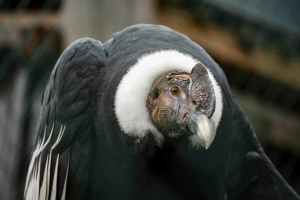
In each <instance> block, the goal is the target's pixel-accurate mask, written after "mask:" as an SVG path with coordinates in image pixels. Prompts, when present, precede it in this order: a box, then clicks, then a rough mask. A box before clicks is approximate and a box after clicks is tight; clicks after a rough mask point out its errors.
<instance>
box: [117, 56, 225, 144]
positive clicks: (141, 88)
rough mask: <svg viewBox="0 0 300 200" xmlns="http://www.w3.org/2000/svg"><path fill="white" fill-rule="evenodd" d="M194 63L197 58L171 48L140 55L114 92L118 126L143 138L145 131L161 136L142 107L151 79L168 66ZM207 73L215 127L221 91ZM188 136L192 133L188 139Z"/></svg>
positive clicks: (187, 68) (190, 66)
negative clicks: (211, 87) (212, 90)
mask: <svg viewBox="0 0 300 200" xmlns="http://www.w3.org/2000/svg"><path fill="white" fill-rule="evenodd" d="M197 63H200V61H198V60H196V59H194V58H192V56H190V55H186V54H183V53H180V52H178V51H175V50H163V51H158V52H154V53H150V54H146V55H144V56H142V57H141V58H140V59H139V60H138V61H137V63H136V64H135V65H133V66H132V67H131V68H130V69H129V70H128V72H127V73H126V74H125V75H124V77H123V78H122V80H121V82H120V84H119V86H118V89H117V93H116V96H115V113H116V116H117V119H118V123H119V125H120V127H121V128H122V130H123V131H124V132H125V133H126V134H128V135H131V136H136V137H139V138H143V137H144V136H145V135H146V134H147V132H148V131H151V132H152V133H153V134H155V136H156V137H158V138H163V136H162V135H161V133H159V131H158V130H157V129H156V128H155V127H154V125H153V124H152V123H151V121H150V118H149V115H148V112H147V109H146V99H147V96H148V92H149V91H150V88H151V86H152V84H153V82H154V80H155V79H156V78H157V77H158V76H159V75H161V74H163V73H164V72H167V71H170V70H183V71H186V72H191V70H192V69H193V67H194V66H195V65H196V64H197ZM208 73H209V78H210V79H211V81H212V84H213V87H214V91H215V95H216V109H215V112H214V114H213V116H212V118H213V120H214V122H215V125H216V126H215V127H216V129H217V127H218V125H219V122H220V119H221V116H222V109H223V103H222V92H221V88H220V86H219V85H218V83H217V81H216V80H215V78H214V76H213V75H212V73H211V72H210V71H209V70H208ZM192 138H194V137H191V138H190V139H192ZM192 140H194V139H192ZM196 140H197V139H196ZM192 143H193V142H192ZM194 143H195V144H193V146H196V144H197V143H198V142H197V141H194Z"/></svg>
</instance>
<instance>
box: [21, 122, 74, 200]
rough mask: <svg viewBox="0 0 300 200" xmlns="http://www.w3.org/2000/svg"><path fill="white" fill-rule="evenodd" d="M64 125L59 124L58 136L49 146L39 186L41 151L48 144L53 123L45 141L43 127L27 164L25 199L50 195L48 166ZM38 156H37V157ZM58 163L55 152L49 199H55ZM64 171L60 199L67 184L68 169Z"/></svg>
mask: <svg viewBox="0 0 300 200" xmlns="http://www.w3.org/2000/svg"><path fill="white" fill-rule="evenodd" d="M65 128H66V126H63V125H61V127H60V131H59V134H58V137H57V139H56V141H55V143H54V144H53V145H52V146H51V149H50V153H49V154H48V155H47V159H46V163H45V170H44V174H43V182H42V185H41V188H40V187H39V185H40V184H39V181H40V171H41V155H40V154H41V152H42V151H43V150H44V149H45V147H46V146H47V145H48V143H49V141H50V139H51V137H52V133H53V129H54V124H53V126H52V129H51V132H50V135H49V137H48V139H47V141H45V137H46V130H47V127H46V128H45V132H44V136H43V139H42V140H40V139H39V140H38V143H37V146H36V148H35V150H34V151H33V154H32V158H31V161H30V164H29V168H28V173H27V178H26V184H25V190H24V198H25V199H26V200H47V199H48V197H49V195H50V168H51V158H52V150H53V149H54V148H55V147H56V146H57V145H58V143H59V142H60V140H61V138H62V136H63V134H64V132H65ZM38 157H39V158H38ZM36 158H38V160H39V162H38V163H37V162H35V160H36ZM69 161H70V158H69V160H68V168H69ZM58 163H59V154H57V158H56V165H55V169H54V170H55V171H54V177H53V183H52V191H51V197H50V198H51V200H53V199H56V192H57V176H58ZM68 168H67V172H66V178H65V183H64V188H63V194H62V198H61V199H62V200H64V199H65V197H66V186H67V177H68V170H69V169H68Z"/></svg>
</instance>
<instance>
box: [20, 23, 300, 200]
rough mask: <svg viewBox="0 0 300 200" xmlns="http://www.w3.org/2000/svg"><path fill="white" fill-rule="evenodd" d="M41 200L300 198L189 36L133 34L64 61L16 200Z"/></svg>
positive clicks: (154, 29)
mask: <svg viewBox="0 0 300 200" xmlns="http://www.w3.org/2000/svg"><path fill="white" fill-rule="evenodd" d="M24 199H26V200H33V199H34V200H35V199H40V200H45V199H62V200H64V199H72V200H74V199H93V200H94V199H103V200H107V199H112V200H115V199H128V200H133V199H134V200H135V199H145V200H150V199H155V200H156V199H164V200H167V199H170V200H171V199H172V200H180V199H201V200H203V199H211V200H213V199H214V200H226V199H228V200H235V199H255V200H257V199H282V200H287V199H300V198H299V196H298V195H297V194H296V193H295V192H294V190H293V189H292V188H291V187H290V186H289V185H288V184H287V183H286V182H285V180H283V178H282V177H281V175H280V174H279V173H278V172H277V170H276V169H275V168H274V166H273V165H272V163H271V162H270V160H269V159H268V158H267V156H266V155H265V153H264V151H263V149H262V147H261V145H260V143H259V142H258V140H257V138H256V136H255V133H254V130H253V129H252V127H251V125H250V123H249V122H248V120H247V118H246V116H245V114H244V113H243V111H242V109H241V108H240V106H239V105H238V103H237V101H236V100H235V98H234V97H233V95H232V93H231V91H230V89H229V85H228V82H227V80H226V77H225V75H224V73H223V71H222V69H221V68H220V67H219V66H218V64H216V63H215V61H214V60H213V59H212V58H211V57H210V56H209V55H208V54H207V53H206V52H205V50H204V49H203V48H201V47H200V46H199V45H197V44H196V43H194V42H193V41H191V40H190V39H189V38H188V37H186V36H185V35H183V34H180V33H178V32H176V31H174V30H171V29H169V28H167V27H164V26H158V25H144V24H143V25H134V26H130V27H128V28H125V29H124V30H123V31H121V32H118V33H115V34H113V36H112V39H110V40H108V41H107V42H105V43H104V44H102V43H100V42H99V41H96V40H94V39H90V38H83V39H79V40H77V41H75V42H74V43H73V44H71V45H70V46H69V47H68V48H67V49H66V50H65V51H64V53H63V54H62V55H61V57H60V58H59V60H58V62H57V64H56V65H55V67H54V70H53V72H52V74H51V76H50V80H49V82H48V84H47V86H46V89H45V91H44V94H43V97H42V106H41V112H40V118H39V121H38V125H37V130H36V136H35V142H34V146H33V151H32V155H31V161H30V164H29V167H28V175H27V179H26V186H25V190H24Z"/></svg>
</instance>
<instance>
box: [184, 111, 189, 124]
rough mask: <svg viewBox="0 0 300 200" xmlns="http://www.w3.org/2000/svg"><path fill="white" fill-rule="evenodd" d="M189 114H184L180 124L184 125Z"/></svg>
mask: <svg viewBox="0 0 300 200" xmlns="http://www.w3.org/2000/svg"><path fill="white" fill-rule="evenodd" d="M188 116H189V114H188V113H185V114H184V116H183V118H182V122H183V123H185V122H186V120H187V118H188Z"/></svg>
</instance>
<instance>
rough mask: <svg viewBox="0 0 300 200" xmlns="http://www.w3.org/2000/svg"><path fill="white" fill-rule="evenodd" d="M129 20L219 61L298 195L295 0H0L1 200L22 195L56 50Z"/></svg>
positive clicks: (299, 32) (299, 72)
mask: <svg viewBox="0 0 300 200" xmlns="http://www.w3.org/2000/svg"><path fill="white" fill-rule="evenodd" d="M136 23H152V24H161V25H165V26H168V27H170V28H172V29H175V30H177V31H179V32H181V33H183V34H185V35H187V36H188V37H190V38H191V39H192V40H193V41H195V42H196V43H198V44H199V45H200V46H202V47H203V48H204V49H205V50H206V51H207V52H208V53H209V54H210V55H211V56H212V57H213V59H215V60H216V61H217V62H218V63H219V65H220V66H221V67H222V68H223V70H224V72H225V74H226V75H227V78H228V81H229V84H230V87H231V89H232V92H233V94H234V95H235V97H236V98H237V99H238V101H239V103H240V104H241V106H242V108H243V109H244V111H245V112H246V114H247V116H248V118H249V120H250V121H251V123H252V125H253V126H254V129H255V130H256V133H257V136H258V138H259V140H260V142H261V144H262V145H263V147H264V149H265V151H266V153H267V155H268V156H269V158H270V159H271V160H272V162H273V163H274V165H275V166H276V168H277V169H278V170H279V171H280V173H281V174H282V175H283V177H284V178H285V179H286V180H287V181H288V183H289V184H290V185H291V186H292V187H293V188H294V189H295V190H296V191H297V192H298V193H300V159H299V158H300V144H299V142H300V78H299V77H300V37H299V36H300V1H299V0H272V1H264V0H186V1H180V0H155V1H152V0H110V1H104V0H89V1H82V0H0V199H1V200H14V199H22V195H23V188H24V182H25V176H26V173H27V167H28V163H29V161H28V160H29V157H30V152H31V147H32V142H33V137H34V132H35V126H36V123H37V120H38V116H39V110H40V102H41V95H42V93H43V90H44V88H45V84H46V82H47V81H48V79H49V74H50V72H51V70H52V69H53V67H54V65H55V63H56V61H57V59H58V57H59V56H60V54H61V53H62V51H63V50H64V49H65V48H66V47H67V46H68V45H69V44H70V43H71V42H73V41H75V40H76V39H78V38H81V37H92V38H94V39H97V40H100V41H102V42H105V41H106V40H108V39H109V38H110V37H111V34H112V33H114V32H117V31H120V30H122V29H123V28H125V27H127V26H129V25H133V24H136Z"/></svg>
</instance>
